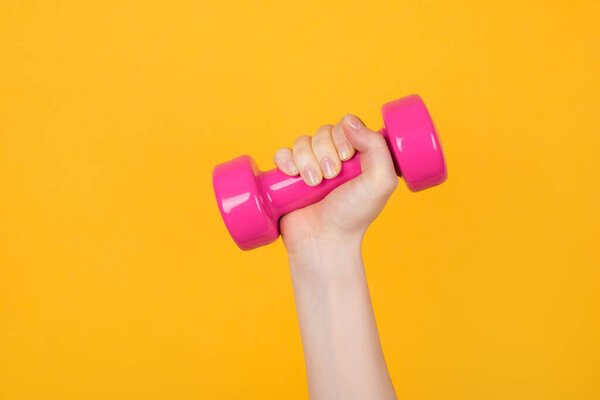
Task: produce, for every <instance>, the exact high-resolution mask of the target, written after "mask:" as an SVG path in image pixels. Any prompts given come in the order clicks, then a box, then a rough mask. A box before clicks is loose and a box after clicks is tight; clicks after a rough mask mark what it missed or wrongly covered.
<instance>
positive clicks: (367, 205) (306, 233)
mask: <svg viewBox="0 0 600 400" xmlns="http://www.w3.org/2000/svg"><path fill="white" fill-rule="evenodd" d="M356 150H358V151H360V153H361V155H360V161H361V167H362V171H363V173H362V174H361V175H359V176H358V177H356V178H354V179H352V180H351V181H349V182H346V183H344V184H343V185H341V186H339V187H338V188H336V189H334V190H333V191H332V192H331V193H329V194H328V195H327V197H325V198H324V199H323V200H321V201H320V202H318V203H315V204H312V205H310V206H308V207H305V208H303V209H300V210H296V211H293V212H291V213H289V214H287V215H285V216H284V217H282V219H281V220H280V228H281V234H282V237H283V241H284V243H285V246H286V248H287V250H288V253H290V256H293V255H298V254H303V253H305V252H307V251H308V252H310V251H311V249H314V248H315V247H317V246H320V245H325V246H338V245H344V244H347V243H353V244H356V243H358V244H360V241H361V240H362V237H363V235H364V233H365V231H366V229H367V227H368V226H369V224H371V222H373V220H374V219H375V218H376V217H377V215H379V213H380V212H381V211H382V210H383V207H384V206H385V203H386V202H387V201H388V199H389V197H390V196H391V194H392V192H393V191H394V189H395V188H396V186H397V185H398V177H397V176H396V171H395V169H394V164H393V162H392V158H391V155H390V153H389V149H388V147H387V145H386V142H385V139H384V137H383V135H381V134H379V133H376V132H373V131H371V130H370V129H368V128H367V127H366V126H365V125H364V124H363V123H362V122H361V121H360V120H359V119H358V118H357V117H356V116H354V115H351V114H347V115H345V116H344V117H343V118H342V119H341V120H340V121H339V122H338V123H337V124H336V125H335V126H333V125H324V126H322V127H321V128H319V129H318V130H317V132H316V133H315V135H314V136H313V137H310V136H300V137H299V138H298V139H296V141H295V142H294V145H293V148H292V149H289V148H287V147H286V148H282V149H280V150H278V151H277V152H276V153H275V157H274V160H275V164H276V165H277V166H278V167H279V169H280V170H281V171H283V172H284V173H286V174H288V175H290V176H296V175H298V174H300V175H301V176H302V178H303V179H304V181H305V182H306V184H308V185H310V186H316V185H318V184H319V183H320V182H321V180H323V179H331V178H334V177H335V176H337V175H338V173H339V172H340V169H341V166H342V161H344V160H348V159H350V158H352V156H353V155H354V153H355V151H356Z"/></svg>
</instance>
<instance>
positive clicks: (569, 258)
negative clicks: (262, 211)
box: [0, 0, 600, 400]
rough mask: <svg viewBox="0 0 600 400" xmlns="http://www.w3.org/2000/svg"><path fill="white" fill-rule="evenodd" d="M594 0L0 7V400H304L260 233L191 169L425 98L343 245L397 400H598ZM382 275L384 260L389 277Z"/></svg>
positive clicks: (276, 277) (206, 177) (267, 158)
mask: <svg viewBox="0 0 600 400" xmlns="http://www.w3.org/2000/svg"><path fill="white" fill-rule="evenodd" d="M599 19H600V4H599V3H598V2H597V1H592V0H590V1H583V0H582V1H566V0H565V1H553V0H545V1H529V2H528V1H502V2H496V3H494V2H485V1H387V2H377V1H368V2H363V1H351V2H348V1H345V2H344V1H336V2H324V1H302V2H297V3H292V2H287V1H265V2H262V1H261V2H259V1H244V2H231V1H179V0H170V1H164V2H149V1H136V2H133V1H114V2H107V1H60V0H56V1H7V0H4V1H2V2H0V58H1V62H0V399H3V400H4V399H10V400H18V399H28V400H29V399H31V400H33V399H61V400H63V399H128V400H131V399H144V400H146V399H183V400H185V399H235V398H246V399H270V398H272V399H302V398H305V397H306V396H307V390H306V383H305V375H304V364H303V358H302V349H301V345H300V337H299V333H298V327H297V322H296V316H295V309H294V301H293V295H292V288H291V282H290V278H289V272H288V266H287V262H286V260H287V259H286V254H285V250H284V248H283V246H282V244H281V241H279V242H277V243H275V244H273V245H270V246H268V247H264V248H261V249H258V250H255V251H252V252H242V251H240V250H238V249H237V248H236V247H235V245H234V243H233V242H232V241H231V240H230V238H229V237H228V234H227V232H226V230H225V228H224V226H223V224H222V221H221V219H220V216H219V213H218V210H217V207H216V204H215V201H214V198H213V193H212V187H211V180H210V175H211V170H212V167H213V166H214V165H215V164H217V163H219V162H223V161H225V160H228V159H230V158H233V157H235V156H237V155H239V154H243V153H247V154H251V155H253V156H254V157H255V158H256V159H257V161H258V163H259V165H260V166H261V167H262V168H263V169H269V168H271V167H272V166H273V164H272V161H271V157H272V154H273V153H274V151H275V150H276V149H277V148H279V147H281V146H284V145H289V144H291V143H292V142H293V140H294V138H295V137H296V136H298V135H301V134H307V133H308V134H311V133H313V132H314V130H315V129H316V128H317V127H319V126H320V125H322V124H324V123H330V122H335V121H336V120H337V119H338V118H340V117H341V116H342V115H343V114H344V113H346V112H352V113H356V114H358V115H359V116H361V117H363V119H364V120H365V121H366V122H367V123H368V124H369V125H371V126H372V127H373V128H378V127H379V125H380V123H381V120H380V115H379V107H380V106H381V104H383V103H384V102H386V101H389V100H392V99H395V98H397V97H400V96H403V95H407V94H410V93H419V94H421V95H422V96H423V98H424V99H425V101H426V102H427V104H428V105H429V108H430V111H431V113H432V115H433V117H434V120H435V122H436V125H437V127H438V129H439V132H440V135H441V137H442V142H443V145H444V148H445V152H446V156H447V160H448V165H449V180H448V182H447V183H445V184H444V185H443V186H441V187H439V188H435V189H432V190H429V191H426V192H422V193H417V194H413V193H409V192H408V190H407V189H406V188H405V187H403V186H402V185H401V186H400V188H399V190H398V191H397V192H396V193H395V194H394V196H393V197H392V200H391V201H390V203H389V205H388V207H387V208H386V210H385V211H384V213H383V215H382V216H381V217H380V218H379V219H378V220H377V221H376V222H375V224H374V225H373V226H372V228H371V229H370V231H369V233H368V236H367V238H366V243H365V246H364V256H365V259H366V264H367V269H368V272H367V273H368V278H369V283H370V287H371V291H372V297H373V304H374V307H375V311H376V316H377V319H378V323H379V329H380V333H381V340H382V343H383V347H384V350H385V354H386V358H387V361H388V364H389V368H390V372H391V375H392V378H393V381H394V383H395V386H396V389H397V391H398V395H399V397H400V398H402V399H463V400H464V399H478V400H481V399H486V400H487V399H527V400H531V399H545V400H547V399H569V400H572V399H586V400H587V399H598V398H600V345H599V341H600V340H599V338H600V323H599V318H600V294H599V289H600V283H599V282H600V273H599V266H600V257H599V255H598V239H599V237H600V228H599V227H600V215H599V214H600V212H599V204H600V190H599V188H598V185H599V184H600V166H599V162H600V134H599V132H600V128H599V122H598V116H599V115H600V111H599V109H600V98H599V93H600V81H599V78H598V72H599V71H600V56H599V54H598V49H599V47H598V46H599V43H600V28H599V23H598V21H599ZM397 260H401V261H400V262H398V261H397Z"/></svg>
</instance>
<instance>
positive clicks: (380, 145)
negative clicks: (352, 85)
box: [343, 114, 398, 193]
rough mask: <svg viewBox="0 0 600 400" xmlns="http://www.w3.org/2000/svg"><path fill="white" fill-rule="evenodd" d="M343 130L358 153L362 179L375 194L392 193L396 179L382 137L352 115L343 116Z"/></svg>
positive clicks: (392, 164)
mask: <svg viewBox="0 0 600 400" xmlns="http://www.w3.org/2000/svg"><path fill="white" fill-rule="evenodd" d="M343 128H344V133H345V134H346V137H347V138H348V140H349V141H350V143H351V144H352V146H353V147H354V148H356V150H358V151H360V162H361V168H362V170H363V173H362V175H361V176H362V177H363V178H362V179H365V180H366V182H368V184H369V186H370V188H371V189H372V190H373V191H375V192H378V193H391V192H393V191H394V189H395V188H396V186H397V185H398V177H397V175H396V170H395V169H394V162H393V160H392V156H391V155H390V150H389V148H388V146H387V144H386V142H385V138H384V137H383V135H382V134H380V133H377V132H373V131H372V130H370V129H369V128H367V127H366V126H365V125H364V124H363V123H362V121H361V120H360V119H358V117H356V116H354V115H352V114H347V115H345V116H344V118H343Z"/></svg>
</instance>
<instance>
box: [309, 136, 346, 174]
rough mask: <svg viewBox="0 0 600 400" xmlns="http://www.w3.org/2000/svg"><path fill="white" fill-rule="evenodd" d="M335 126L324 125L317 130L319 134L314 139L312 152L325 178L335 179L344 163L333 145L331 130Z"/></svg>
mask: <svg viewBox="0 0 600 400" xmlns="http://www.w3.org/2000/svg"><path fill="white" fill-rule="evenodd" d="M332 128H333V125H324V126H322V127H320V128H319V129H317V133H315V136H313V138H312V151H313V154H314V155H315V157H316V158H317V161H318V162H319V165H320V166H321V171H322V172H323V175H324V176H325V178H329V179H331V178H333V177H335V176H336V175H337V174H338V173H339V172H340V169H341V167H342V162H341V161H340V158H339V157H338V153H337V150H336V148H335V145H334V144H333V138H332V137H331V130H332Z"/></svg>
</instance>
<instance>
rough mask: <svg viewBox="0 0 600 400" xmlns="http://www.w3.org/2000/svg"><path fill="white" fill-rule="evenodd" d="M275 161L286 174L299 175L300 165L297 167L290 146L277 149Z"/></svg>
mask: <svg viewBox="0 0 600 400" xmlns="http://www.w3.org/2000/svg"><path fill="white" fill-rule="evenodd" d="M273 161H275V165H277V168H279V169H280V170H281V171H282V172H283V173H284V174H286V175H289V176H296V175H298V167H296V164H295V163H294V159H293V156H292V150H291V149H290V148H289V147H284V148H282V149H279V150H277V151H276V152H275V156H273Z"/></svg>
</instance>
